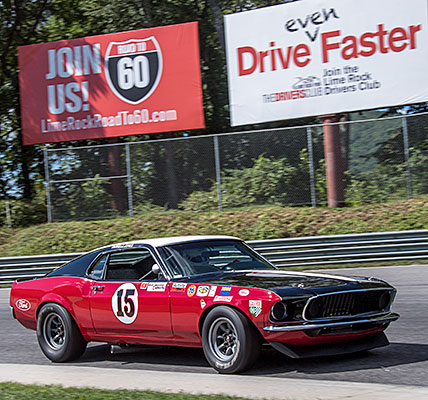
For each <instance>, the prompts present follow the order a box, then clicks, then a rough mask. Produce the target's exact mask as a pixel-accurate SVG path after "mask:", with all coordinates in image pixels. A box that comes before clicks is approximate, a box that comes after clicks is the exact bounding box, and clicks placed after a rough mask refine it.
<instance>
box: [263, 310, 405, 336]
mask: <svg viewBox="0 0 428 400" xmlns="http://www.w3.org/2000/svg"><path fill="white" fill-rule="evenodd" d="M399 317H400V316H399V315H398V314H396V313H388V314H383V315H376V316H373V317H368V318H364V319H356V320H347V321H339V322H337V321H320V322H306V321H305V322H299V323H293V324H290V325H269V326H265V327H264V328H263V330H264V331H266V332H297V331H308V330H317V329H329V328H333V329H335V328H336V329H337V328H353V327H354V326H355V327H356V326H358V325H364V324H366V325H368V326H371V327H372V328H371V329H373V328H375V327H377V326H382V325H386V324H389V323H390V322H393V321H396V320H397V319H398V318H399Z"/></svg>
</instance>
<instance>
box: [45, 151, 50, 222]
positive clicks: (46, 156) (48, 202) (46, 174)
mask: <svg viewBox="0 0 428 400" xmlns="http://www.w3.org/2000/svg"><path fill="white" fill-rule="evenodd" d="M43 158H44V164H45V181H46V210H47V217H48V223H50V222H52V203H51V187H50V178H49V161H48V149H47V148H46V147H45V148H44V149H43Z"/></svg>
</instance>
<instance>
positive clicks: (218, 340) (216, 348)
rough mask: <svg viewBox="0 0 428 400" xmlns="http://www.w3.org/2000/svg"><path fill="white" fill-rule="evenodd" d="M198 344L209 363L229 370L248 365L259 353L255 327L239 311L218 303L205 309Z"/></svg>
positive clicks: (239, 369)
mask: <svg viewBox="0 0 428 400" xmlns="http://www.w3.org/2000/svg"><path fill="white" fill-rule="evenodd" d="M202 345H203V350H204V354H205V357H206V359H207V361H208V362H209V364H210V365H211V366H212V367H213V368H214V369H216V370H217V371H218V372H220V373H223V374H233V373H238V372H242V371H245V370H246V369H248V368H250V367H251V366H252V365H253V364H254V363H255V361H256V360H257V358H258V356H259V355H260V349H261V340H260V336H259V333H258V332H257V331H256V328H255V327H254V326H252V325H251V322H250V321H249V320H248V319H247V318H246V317H245V316H244V315H242V314H241V313H240V312H239V311H236V310H234V309H233V308H230V307H225V306H219V307H216V308H214V309H213V310H211V311H210V312H209V314H208V315H207V318H206V319H205V321H204V325H203V327H202Z"/></svg>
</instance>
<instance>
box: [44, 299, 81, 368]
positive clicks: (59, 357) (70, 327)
mask: <svg viewBox="0 0 428 400" xmlns="http://www.w3.org/2000/svg"><path fill="white" fill-rule="evenodd" d="M37 340H38V341H39V345H40V348H41V350H42V352H43V354H44V355H45V356H46V357H47V358H49V359H50V360H52V361H54V362H65V361H71V360H75V359H76V358H79V357H80V356H81V355H82V354H83V353H84V351H85V349H86V345H87V342H86V341H85V340H84V339H83V337H82V334H81V333H80V330H79V328H78V327H77V325H76V322H75V321H74V320H73V318H72V317H71V315H70V313H69V312H68V311H67V310H66V309H65V308H63V307H61V306H60V305H58V304H55V303H49V304H45V305H44V306H43V307H42V308H41V310H40V312H39V316H38V318H37Z"/></svg>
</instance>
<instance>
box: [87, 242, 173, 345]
mask: <svg viewBox="0 0 428 400" xmlns="http://www.w3.org/2000/svg"><path fill="white" fill-rule="evenodd" d="M155 263H156V258H155V257H154V255H153V253H152V251H151V250H150V249H149V248H145V247H141V248H138V249H135V248H134V249H127V250H116V251H112V252H108V253H105V254H102V255H101V256H100V257H99V258H98V260H96V262H95V264H94V265H93V266H92V267H91V269H90V270H89V271H88V277H89V278H90V279H91V280H92V281H93V282H92V290H91V293H90V309H91V316H92V322H93V325H94V329H95V332H96V334H97V335H100V336H106V337H117V338H124V337H139V338H142V339H143V338H147V339H151V340H154V341H156V340H159V339H160V340H161V339H165V338H169V337H172V329H171V318H170V302H169V287H168V282H167V280H166V279H165V278H164V277H163V275H162V274H158V275H155V274H153V273H152V272H151V270H152V266H153V264H155Z"/></svg>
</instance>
